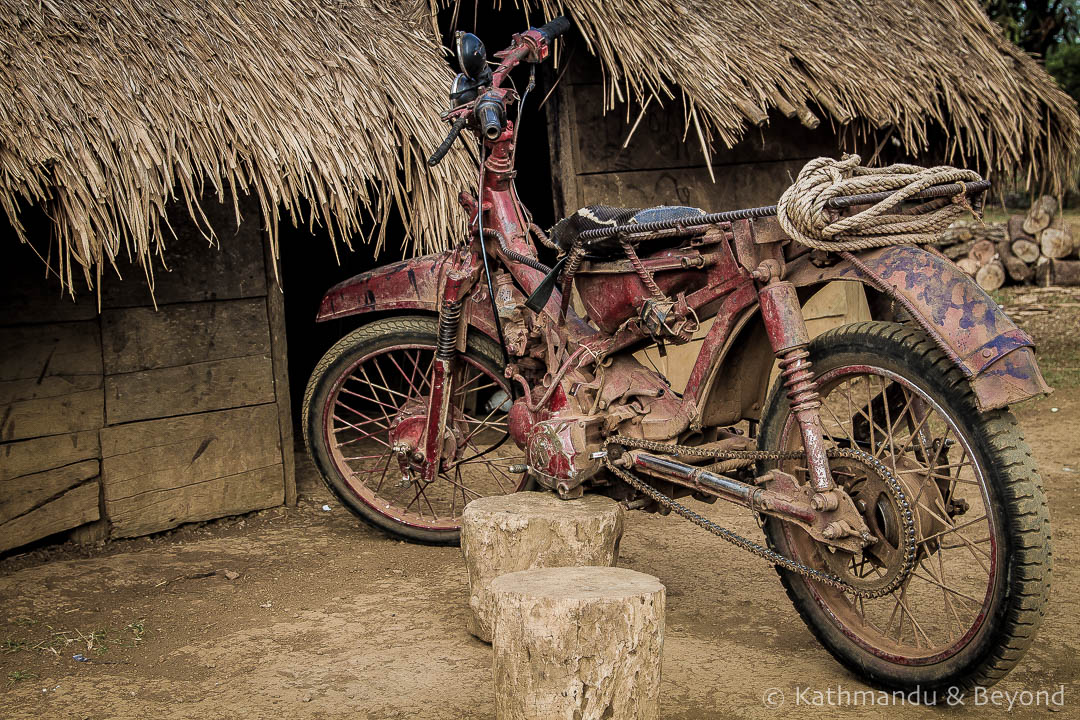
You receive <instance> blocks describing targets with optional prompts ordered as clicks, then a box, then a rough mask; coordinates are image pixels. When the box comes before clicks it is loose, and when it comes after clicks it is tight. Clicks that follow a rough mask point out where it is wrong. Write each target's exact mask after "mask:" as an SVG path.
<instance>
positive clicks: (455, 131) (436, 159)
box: [427, 117, 469, 167]
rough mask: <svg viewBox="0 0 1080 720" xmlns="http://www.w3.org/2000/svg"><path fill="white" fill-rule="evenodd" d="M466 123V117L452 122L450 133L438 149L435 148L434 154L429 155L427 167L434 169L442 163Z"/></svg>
mask: <svg viewBox="0 0 1080 720" xmlns="http://www.w3.org/2000/svg"><path fill="white" fill-rule="evenodd" d="M468 122H469V119H468V118H467V117H460V118H458V119H457V120H455V121H454V124H453V125H451V126H450V132H449V133H448V134H447V135H446V139H445V140H443V141H442V144H441V145H439V147H437V148H435V152H433V153H431V157H429V158H428V161H427V164H428V165H430V166H431V167H435V166H436V165H438V164H439V163H441V162H442V159H443V158H444V157H446V153H448V152H450V148H451V147H453V145H454V141H455V140H457V136H458V135H459V134H460V133H461V130H462V129H463V128H464V127H465V124H466V123H468Z"/></svg>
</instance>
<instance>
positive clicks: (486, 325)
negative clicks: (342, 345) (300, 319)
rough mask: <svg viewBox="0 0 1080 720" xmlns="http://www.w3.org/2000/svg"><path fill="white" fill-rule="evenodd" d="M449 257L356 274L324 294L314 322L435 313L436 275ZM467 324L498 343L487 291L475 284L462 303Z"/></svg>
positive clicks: (428, 257)
mask: <svg viewBox="0 0 1080 720" xmlns="http://www.w3.org/2000/svg"><path fill="white" fill-rule="evenodd" d="M449 257H450V253H449V252H444V253H439V254H437V255H425V256H424V257H418V258H413V259H411V260H403V261H401V262H396V263H392V264H390V265H384V266H382V267H380V268H376V269H375V270H371V271H369V272H365V273H360V274H359V275H355V276H353V277H351V278H349V279H348V280H344V281H342V282H340V283H338V284H337V285H335V286H333V287H332V288H330V289H329V290H327V292H326V294H325V295H324V296H323V299H322V303H321V304H320V305H319V312H318V314H317V315H316V316H315V321H316V322H325V321H327V320H337V319H340V318H345V317H351V316H354V315H363V314H365V313H373V312H386V311H397V310H419V311H421V312H427V313H435V314H437V313H438V312H439V273H440V271H441V270H442V266H443V264H444V263H445V262H446V261H447V259H449ZM464 317H465V318H466V319H467V322H468V323H469V324H470V325H471V326H473V327H475V328H476V329H477V330H479V331H480V332H482V333H484V334H485V335H487V336H488V337H490V338H492V339H493V340H496V342H497V341H498V333H497V331H496V330H495V322H494V319H493V317H492V315H491V303H490V301H488V299H487V288H486V286H484V284H483V283H479V284H477V286H476V288H475V289H474V291H473V292H472V294H471V296H470V297H469V299H468V300H467V301H466V303H465V314H464Z"/></svg>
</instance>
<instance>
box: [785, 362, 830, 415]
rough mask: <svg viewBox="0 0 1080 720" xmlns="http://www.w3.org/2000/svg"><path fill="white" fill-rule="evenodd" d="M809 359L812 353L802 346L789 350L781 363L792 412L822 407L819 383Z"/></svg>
mask: <svg viewBox="0 0 1080 720" xmlns="http://www.w3.org/2000/svg"><path fill="white" fill-rule="evenodd" d="M809 357H810V353H809V352H808V351H807V349H806V348H805V347H803V346H800V347H797V348H793V349H791V350H788V351H787V352H786V353H784V356H783V357H782V358H780V361H779V364H780V376H781V377H783V378H784V387H786V388H787V396H788V400H790V401H791V411H792V412H796V413H797V412H802V411H805V410H814V409H816V408H819V407H821V396H820V395H818V387H817V381H816V380H815V379H814V372H813V370H812V369H811V367H812V363H811V362H810V361H809V360H808V359H807V358H809Z"/></svg>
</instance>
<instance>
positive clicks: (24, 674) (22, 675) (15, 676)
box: [8, 670, 37, 685]
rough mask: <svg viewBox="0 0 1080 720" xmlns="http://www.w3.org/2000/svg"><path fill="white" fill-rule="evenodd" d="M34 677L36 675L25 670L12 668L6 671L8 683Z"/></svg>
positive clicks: (12, 683)
mask: <svg viewBox="0 0 1080 720" xmlns="http://www.w3.org/2000/svg"><path fill="white" fill-rule="evenodd" d="M36 677H37V675H35V674H34V673H32V672H29V671H27V670H12V671H11V672H9V673H8V683H9V684H11V685H14V684H15V683H17V682H19V681H21V680H33V679H34V678H36Z"/></svg>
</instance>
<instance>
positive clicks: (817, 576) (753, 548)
mask: <svg viewBox="0 0 1080 720" xmlns="http://www.w3.org/2000/svg"><path fill="white" fill-rule="evenodd" d="M613 446H621V447H624V448H627V447H629V448H637V449H641V450H650V451H652V452H658V453H664V454H669V455H684V456H696V457H707V458H713V459H714V460H751V461H757V460H798V459H801V458H804V457H805V456H806V453H805V452H802V451H779V450H703V449H701V448H696V447H692V446H687V445H674V444H668V443H661V442H655V441H652V440H640V439H638V438H634V437H627V436H625V435H613V436H612V437H609V438H607V440H606V441H605V443H604V450H605V451H606V452H605V457H604V465H605V466H606V467H607V469H608V470H609V471H611V473H612V474H614V475H615V476H616V477H618V478H619V479H620V480H622V481H623V482H625V483H626V484H628V485H629V486H630V487H632V488H634V489H635V490H637V491H638V492H640V493H643V494H644V495H646V496H648V497H649V498H650V499H652V500H653V501H654V502H656V503H658V504H660V505H662V506H663V507H666V508H668V509H670V510H672V511H673V512H675V513H676V514H677V515H680V516H682V517H684V518H686V519H687V520H689V521H690V522H692V523H694V524H695V525H697V526H698V527H701V528H704V529H705V530H708V531H709V532H711V533H712V534H714V535H716V536H718V537H720V538H722V539H724V540H726V541H727V542H729V543H731V544H732V545H734V546H736V547H738V548H741V549H743V550H746V551H747V552H749V553H751V554H753V555H757V556H758V557H760V558H762V559H763V560H766V561H768V562H770V563H772V564H773V565H776V566H778V567H782V568H784V569H785V570H788V571H789V572H793V573H796V574H798V575H802V576H803V577H805V578H807V579H810V580H814V581H816V582H819V583H822V584H823V585H828V586H830V587H833V588H836V589H838V590H841V591H843V592H846V593H851V594H852V595H854V596H855V597H859V598H863V599H871V598H877V597H883V596H885V595H888V594H889V593H891V592H893V591H894V590H896V589H897V588H899V587H900V586H901V585H902V584H903V583H904V582H905V581H906V580H907V578H908V576H909V575H910V574H911V572H912V570H913V569H914V568H915V557H916V550H917V547H918V546H917V541H916V535H915V517H914V513H912V511H911V506H910V504H909V503H908V500H907V497H906V496H905V495H904V490H903V488H902V487H901V486H900V483H899V481H898V480H897V479H896V477H895V476H894V475H893V474H892V472H890V471H889V469H888V468H887V467H886V466H885V464H884V463H882V462H881V461H880V460H878V459H877V458H875V457H874V456H873V455H870V454H869V453H865V452H863V451H861V450H854V449H851V448H831V449H829V450H827V451H826V455H827V456H828V457H830V458H848V459H851V460H855V461H857V462H859V463H861V464H863V465H865V466H866V467H867V468H870V469H872V470H873V471H874V472H875V473H876V474H877V475H878V476H879V477H880V479H881V480H882V481H884V484H885V487H886V488H887V489H888V491H889V494H890V495H891V496H892V500H893V502H894V503H895V505H896V508H897V511H898V515H899V517H900V519H901V522H902V524H903V533H902V537H901V544H900V547H899V552H900V554H901V556H902V557H903V565H902V566H901V567H900V570H899V571H898V572H896V573H895V575H892V574H890V577H888V578H887V579H885V582H884V584H883V585H881V586H880V587H857V586H855V585H852V584H850V583H847V582H845V581H843V580H842V579H841V578H840V577H839V576H838V575H835V574H832V573H828V572H824V571H821V570H818V569H816V568H812V567H810V566H809V565H805V564H803V563H801V562H798V561H797V560H792V559H791V558H788V557H785V556H784V555H781V554H780V553H778V552H776V551H775V550H772V549H770V548H767V547H763V546H761V545H759V544H758V543H756V542H754V541H753V540H749V539H747V538H744V537H743V536H741V535H739V534H738V533H736V532H735V531H733V530H730V529H728V528H725V527H722V526H720V525H717V524H716V523H714V522H713V521H712V520H709V519H708V518H706V517H703V516H702V515H700V514H698V513H696V512H694V511H693V510H691V509H690V508H688V507H686V506H685V505H682V504H681V503H679V502H677V501H675V500H673V499H672V498H669V497H668V496H667V495H664V494H663V493H662V492H660V491H659V490H657V489H656V488H654V487H653V486H652V485H650V484H648V483H647V482H645V481H643V480H641V479H640V478H638V477H637V476H635V475H634V474H633V473H631V472H628V471H626V470H624V469H622V468H620V467H618V466H616V465H615V464H614V463H612V462H611V449H612V447H613Z"/></svg>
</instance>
